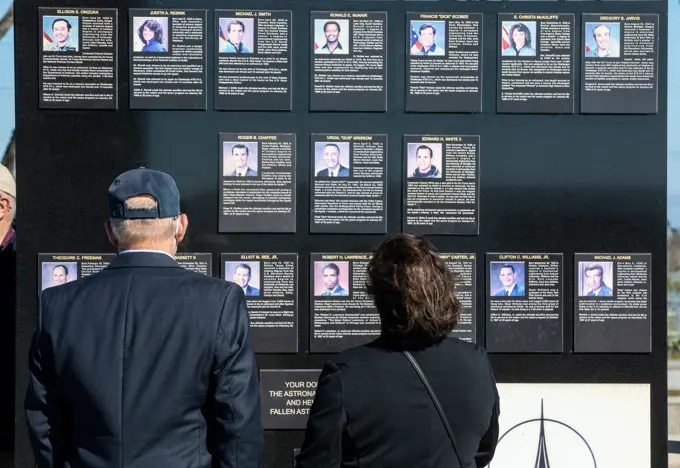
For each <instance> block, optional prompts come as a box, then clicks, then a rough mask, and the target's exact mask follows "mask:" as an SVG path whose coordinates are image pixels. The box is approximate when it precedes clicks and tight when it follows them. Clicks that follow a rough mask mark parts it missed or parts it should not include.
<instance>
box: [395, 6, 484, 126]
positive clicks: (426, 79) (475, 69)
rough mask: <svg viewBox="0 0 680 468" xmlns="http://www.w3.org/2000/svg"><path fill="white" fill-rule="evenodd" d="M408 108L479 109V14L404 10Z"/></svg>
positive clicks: (480, 19)
mask: <svg viewBox="0 0 680 468" xmlns="http://www.w3.org/2000/svg"><path fill="white" fill-rule="evenodd" d="M406 18H407V19H406V22H407V24H406V27H407V31H408V35H409V37H408V42H407V47H408V51H407V52H406V53H407V57H408V62H407V65H406V67H407V69H406V82H407V89H406V111H407V112H481V111H482V14H481V13H407V15H406Z"/></svg>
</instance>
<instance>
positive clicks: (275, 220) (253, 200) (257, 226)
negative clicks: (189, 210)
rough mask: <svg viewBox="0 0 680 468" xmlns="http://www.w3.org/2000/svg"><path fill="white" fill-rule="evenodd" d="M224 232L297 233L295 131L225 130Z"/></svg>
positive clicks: (222, 168)
mask: <svg viewBox="0 0 680 468" xmlns="http://www.w3.org/2000/svg"><path fill="white" fill-rule="evenodd" d="M219 141H220V144H219V148H220V182H221V183H220V214H219V232H295V194H296V192H295V135H294V134H290V133H250V134H243V133H238V134H237V133H220V138H219Z"/></svg>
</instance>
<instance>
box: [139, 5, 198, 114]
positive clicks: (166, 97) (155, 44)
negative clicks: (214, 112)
mask: <svg viewBox="0 0 680 468" xmlns="http://www.w3.org/2000/svg"><path fill="white" fill-rule="evenodd" d="M129 15H130V18H129V22H130V108H131V109H200V110H203V109H205V108H206V107H207V97H206V25H207V24H206V15H207V13H206V10H169V9H153V10H149V9H137V8H133V9H131V10H130V13H129Z"/></svg>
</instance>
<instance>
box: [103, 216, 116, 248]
mask: <svg viewBox="0 0 680 468" xmlns="http://www.w3.org/2000/svg"><path fill="white" fill-rule="evenodd" d="M104 229H105V230H106V237H108V239H109V242H110V243H111V245H112V246H114V247H115V248H116V249H118V240H117V239H116V236H114V235H113V229H111V220H109V219H107V220H106V222H105V223H104Z"/></svg>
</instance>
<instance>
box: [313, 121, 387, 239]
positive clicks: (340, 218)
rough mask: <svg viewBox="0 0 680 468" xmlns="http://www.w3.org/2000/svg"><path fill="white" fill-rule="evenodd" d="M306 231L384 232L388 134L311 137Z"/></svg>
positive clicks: (385, 227) (320, 135) (318, 135)
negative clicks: (308, 216) (308, 221)
mask: <svg viewBox="0 0 680 468" xmlns="http://www.w3.org/2000/svg"><path fill="white" fill-rule="evenodd" d="M311 151H312V158H311V168H312V174H311V180H312V181H313V189H312V190H310V197H311V201H310V209H311V216H310V231H311V232H313V233H319V232H325V233H345V234H352V233H357V234H358V233H380V234H382V233H384V232H385V231H386V229H387V220H386V215H385V210H386V205H387V200H386V197H387V182H386V178H387V135H337V134H336V135H328V134H313V135H312V145H311Z"/></svg>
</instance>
